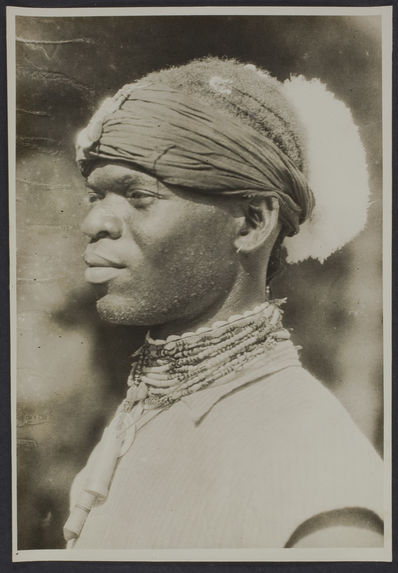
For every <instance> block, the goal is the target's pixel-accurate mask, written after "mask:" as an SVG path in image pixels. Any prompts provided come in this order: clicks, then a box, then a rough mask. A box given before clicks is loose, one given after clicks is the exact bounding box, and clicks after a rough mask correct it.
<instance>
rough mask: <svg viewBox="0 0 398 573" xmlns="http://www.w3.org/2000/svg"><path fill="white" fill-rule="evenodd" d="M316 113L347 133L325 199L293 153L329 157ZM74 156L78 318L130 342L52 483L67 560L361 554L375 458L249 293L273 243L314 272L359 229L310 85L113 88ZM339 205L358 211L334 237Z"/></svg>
mask: <svg viewBox="0 0 398 573" xmlns="http://www.w3.org/2000/svg"><path fill="white" fill-rule="evenodd" d="M308 89H310V90H312V91H311V92H308ZM309 94H311V95H310V96H309ZM317 95H318V96H319V98H318V100H316V96H317ZM300 102H301V112H302V113H300ZM328 105H329V106H332V107H331V108H330V109H329V110H327V111H328V112H329V113H330V112H331V113H335V114H336V115H335V116H334V120H335V122H336V125H337V128H338V129H339V127H340V124H339V117H340V118H341V117H342V118H343V119H342V123H343V124H344V125H345V126H346V125H347V121H348V123H349V122H351V124H350V126H351V131H348V132H345V133H344V135H343V138H344V139H345V140H346V141H347V142H348V144H347V145H349V146H350V145H351V146H352V149H350V151H351V150H352V154H350V155H349V160H348V161H349V165H350V170H351V173H350V174H348V173H347V170H345V167H346V164H345V163H344V161H346V160H345V158H344V156H342V158H341V162H340V166H339V167H337V168H336V165H335V163H334V164H333V174H334V176H333V185H334V188H332V189H331V188H330V177H329V174H328V172H327V170H328V168H329V167H328V162H327V161H324V157H321V160H320V161H319V160H318V162H317V159H316V155H317V153H318V155H319V154H320V153H321V152H320V150H319V142H315V143H314V140H313V139H311V137H312V134H313V133H316V132H317V130H318V132H321V135H322V137H323V138H324V141H323V144H322V145H323V146H324V147H325V148H326V147H327V145H330V140H331V139H332V134H331V133H329V132H328V134H325V133H324V132H322V131H320V125H319V122H320V121H321V122H322V120H323V119H324V118H325V116H326V115H327V114H326V113H325V107H327V106H328ZM333 105H334V108H333ZM322 106H323V107H322ZM339 114H340V115H339ZM312 116H314V117H315V127H314V125H312V126H311V121H310V118H311V117H312ZM318 116H319V117H318ZM347 118H348V120H347ZM321 125H322V124H321ZM338 129H337V131H338ZM337 136H338V134H337ZM341 139H342V137H341V133H340V140H341ZM325 140H326V141H325ZM341 145H342V143H341V141H340V142H339V143H338V146H337V147H338V148H339V152H341ZM314 149H315V159H314ZM343 149H344V146H343ZM325 151H326V149H325ZM327 152H329V148H328V149H327ZM77 159H78V163H79V165H80V168H81V171H82V174H83V176H84V177H85V178H86V183H87V186H88V188H89V193H88V198H89V202H90V204H91V207H90V211H89V213H88V215H87V217H86V219H85V221H84V223H83V231H84V232H85V233H86V234H87V236H88V237H89V244H88V247H87V251H86V254H85V261H86V263H87V265H88V267H87V270H86V279H87V281H88V282H90V283H93V284H96V285H101V287H100V288H102V289H103V291H102V292H101V295H100V297H99V299H98V303H97V308H98V312H99V314H100V316H101V317H102V318H103V319H104V320H107V321H110V322H114V323H118V324H129V325H145V326H147V327H149V332H148V334H147V337H146V340H145V343H144V345H143V346H142V348H140V349H139V350H138V351H137V353H136V354H135V356H134V361H133V365H132V370H131V373H130V376H129V380H128V386H129V387H128V391H127V395H126V399H125V400H124V401H123V403H122V404H121V406H120V408H119V409H118V411H117V412H116V415H115V417H114V419H113V421H112V422H111V424H110V425H109V427H108V428H107V429H106V430H105V432H104V436H103V438H102V440H101V442H100V443H99V445H98V446H97V447H96V448H95V450H94V452H93V454H92V455H91V457H90V459H89V461H88V463H87V466H86V468H84V470H83V471H82V472H81V473H80V474H79V475H78V476H77V478H76V480H75V482H74V485H73V487H72V494H71V515H70V517H69V519H68V521H67V523H66V525H65V537H66V539H67V540H68V546H69V547H72V546H74V547H76V548H96V547H99V548H123V549H127V548H147V549H149V548H210V547H213V548H239V547H246V548H254V547H292V546H295V547H358V546H367V547H374V546H380V544H382V521H381V517H382V505H383V503H382V498H383V496H382V468H381V461H380V460H379V458H378V456H377V454H376V453H375V452H374V450H373V449H372V447H371V446H370V444H369V443H368V442H367V440H366V439H365V438H364V437H363V436H362V434H361V433H360V432H359V430H358V429H357V428H356V427H355V426H354V424H353V423H352V421H351V419H350V417H349V416H348V414H347V413H346V412H345V410H344V409H343V408H342V406H340V404H339V403H338V402H337V401H336V399H335V398H334V397H332V395H331V394H330V393H329V392H328V391H327V390H326V389H325V388H324V387H323V386H322V385H321V384H320V383H319V382H318V381H316V380H315V379H313V378H312V376H311V375H310V374H309V373H307V372H306V371H304V370H303V369H302V367H301V365H300V362H299V359H298V354H297V350H296V348H295V347H294V346H293V344H292V343H291V341H290V340H289V338H290V336H289V332H288V331H287V330H286V329H284V327H283V325H282V322H281V317H282V310H281V308H280V307H281V303H282V301H271V300H268V294H267V286H266V285H267V284H268V283H269V281H270V279H271V278H272V275H273V273H274V272H275V271H276V269H277V267H278V265H279V263H280V262H281V260H282V258H283V253H284V252H285V250H286V249H287V254H288V260H290V261H298V260H301V259H303V258H306V257H308V256H313V257H317V258H319V259H321V260H323V259H324V258H325V257H326V256H328V254H330V253H331V252H333V250H335V249H336V248H339V247H340V246H342V244H344V243H345V242H346V241H347V240H349V239H350V238H352V236H354V235H355V234H356V233H357V232H358V231H359V230H360V229H361V226H362V225H363V222H364V217H365V215H366V205H367V195H366V192H367V182H366V166H365V162H364V157H363V150H362V147H361V144H360V141H359V138H358V134H357V131H356V129H355V126H354V125H353V124H352V119H351V116H350V114H349V112H348V110H347V109H346V108H345V106H343V104H341V102H336V101H335V100H333V97H331V96H330V94H328V93H327V92H326V90H325V89H324V88H323V86H321V85H320V84H317V83H314V84H313V85H312V86H311V85H310V83H305V81H304V80H303V79H298V80H297V81H296V82H295V81H294V80H292V81H291V82H287V83H286V84H280V83H279V82H278V81H277V80H275V79H273V78H271V77H270V76H269V75H268V74H267V73H265V72H262V71H258V70H257V69H256V68H254V66H251V65H246V66H245V65H243V64H239V63H237V62H235V61H228V60H218V59H206V60H199V61H194V62H192V63H190V64H188V65H186V66H182V67H180V68H171V69H169V70H163V71H160V72H157V73H153V74H150V75H149V76H147V77H146V78H144V79H143V80H142V81H140V82H137V83H135V84H130V85H126V86H124V87H123V88H122V89H121V90H120V91H119V92H118V93H117V94H116V95H115V96H114V97H113V98H112V99H110V100H108V101H107V102H105V103H104V104H103V106H101V108H100V110H99V111H98V112H97V113H96V114H95V115H94V117H93V118H92V120H91V122H90V124H89V126H88V127H87V128H86V129H85V130H83V132H81V134H80V135H79V137H78V141H77ZM333 159H334V161H335V157H333ZM346 163H347V161H346ZM339 168H340V171H339ZM353 171H354V172H355V171H357V173H354V176H352V172H353ZM339 173H340V183H341V185H340V183H339ZM345 179H346V180H345ZM336 186H337V187H339V186H341V187H342V188H341V189H339V188H336ZM347 187H349V189H348V191H347ZM313 191H314V194H315V201H314V196H313ZM347 192H350V193H352V194H357V195H358V197H359V198H360V201H359V202H358V213H357V215H356V220H353V219H354V218H353V217H352V216H350V217H349V218H348V222H349V224H348V225H347V226H344V224H343V221H344V218H345V217H346V219H347V214H346V213H344V209H342V208H341V205H344V202H343V203H341V201H342V199H341V197H343V201H344V200H345V199H344V198H345V197H346V193H347ZM325 197H326V198H327V201H325ZM339 201H340V203H339ZM314 202H315V208H314ZM361 205H362V206H363V208H362V209H361ZM333 217H334V218H333ZM300 225H303V229H302V230H301V231H300V233H299V228H300ZM296 234H298V236H297V238H296V237H295V235H296Z"/></svg>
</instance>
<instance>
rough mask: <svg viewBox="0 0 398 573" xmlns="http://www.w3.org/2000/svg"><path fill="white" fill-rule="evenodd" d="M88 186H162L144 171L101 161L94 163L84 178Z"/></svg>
mask: <svg viewBox="0 0 398 573" xmlns="http://www.w3.org/2000/svg"><path fill="white" fill-rule="evenodd" d="M86 184H87V186H88V187H90V188H91V189H94V190H98V191H110V190H111V191H116V192H118V191H123V190H124V189H125V188H126V187H129V186H132V185H139V186H145V187H146V188H148V187H149V188H157V189H159V187H162V188H163V187H164V186H163V185H162V183H161V182H160V181H159V180H158V179H156V178H155V177H152V176H151V175H147V174H146V173H142V172H141V171H137V170H136V169H134V168H133V167H130V166H128V165H124V164H120V163H102V164H99V165H96V166H95V167H94V169H93V170H92V171H91V173H90V174H89V175H88V177H87V178H86Z"/></svg>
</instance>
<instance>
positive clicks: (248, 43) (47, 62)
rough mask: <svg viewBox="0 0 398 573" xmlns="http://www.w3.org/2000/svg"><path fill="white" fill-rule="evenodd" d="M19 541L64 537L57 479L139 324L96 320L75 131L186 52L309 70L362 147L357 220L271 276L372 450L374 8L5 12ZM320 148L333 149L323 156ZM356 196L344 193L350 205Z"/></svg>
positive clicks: (118, 385)
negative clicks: (347, 114) (365, 194)
mask: <svg viewBox="0 0 398 573" xmlns="http://www.w3.org/2000/svg"><path fill="white" fill-rule="evenodd" d="M17 36H18V38H17V227H18V238H17V251H18V508H19V511H18V534H19V549H31V548H57V547H63V540H62V524H63V522H64V520H65V519H66V515H67V504H68V488H69V486H70V482H71V480H72V478H73V476H74V474H75V473H76V472H77V471H78V470H79V469H80V468H81V467H82V465H83V464H84V463H85V460H86V457H87V455H88V453H89V452H90V450H91V448H92V446H93V444H94V443H95V442H96V440H98V438H99V436H100V433H101V431H102V428H103V426H104V423H105V422H106V420H107V419H108V418H109V417H110V415H111V414H112V412H113V409H114V408H115V406H116V404H117V403H118V401H119V400H120V397H121V395H122V394H123V392H124V384H125V378H126V374H127V371H128V366H129V355H130V354H131V352H132V351H133V350H134V348H135V347H136V346H137V345H138V344H139V342H140V340H141V338H142V335H143V332H142V331H140V330H137V329H133V328H127V327H123V328H122V327H115V326H109V325H106V324H102V323H100V322H99V320H98V319H97V317H96V314H95V303H94V295H93V292H92V291H91V290H90V287H88V286H87V285H86V284H85V283H84V280H83V276H82V275H83V263H82V259H81V254H82V252H83V250H84V245H85V239H84V238H83V237H82V235H81V234H80V231H79V225H80V222H81V219H82V217H83V215H84V211H85V206H84V193H85V189H84V185H83V182H82V180H81V179H80V176H79V174H78V172H77V169H76V167H75V165H74V157H73V156H74V151H73V140H74V137H75V133H76V131H77V130H78V129H79V128H80V127H82V126H84V125H85V123H86V122H87V120H88V119H89V117H90V114H91V113H92V112H93V111H94V109H95V108H96V107H97V105H98V102H99V101H100V100H102V99H103V98H104V96H107V95H110V94H112V93H113V92H115V91H116V90H117V89H118V88H119V87H120V86H121V85H122V84H123V83H127V82H131V81H132V80H134V79H136V78H138V77H140V76H141V75H142V74H145V73H147V72H148V71H150V70H152V69H155V68H159V67H163V66H167V65H170V64H182V63H184V62H186V61H188V60H190V59H192V58H194V57H199V56H205V55H218V56H229V57H236V58H238V59H241V60H242V61H246V62H253V63H255V64H257V65H259V66H262V67H264V68H267V69H269V70H270V71H271V72H272V73H273V74H274V75H276V76H277V77H278V78H279V79H285V78H286V77H287V76H288V75H289V74H290V73H302V74H304V75H306V76H307V77H308V78H310V77H318V78H320V79H322V80H323V81H324V82H325V83H326V84H327V85H328V87H329V89H331V90H332V91H334V92H335V93H336V94H337V96H338V97H339V98H341V99H343V100H344V101H345V102H346V103H347V104H348V105H349V106H351V108H352V110H353V114H354V117H355V120H356V122H357V123H358V125H359V126H360V131H361V135H362V138H363V141H364V143H365V145H366V149H367V158H368V165H369V171H370V179H371V188H372V204H371V210H370V217H369V223H368V225H367V228H366V230H365V231H364V232H362V233H361V235H360V236H359V237H358V238H357V239H356V240H355V241H354V242H352V244H351V245H349V246H348V247H346V248H345V249H343V250H341V251H340V252H338V253H336V254H335V255H333V256H332V257H331V258H330V259H329V260H328V261H327V262H326V263H324V264H323V265H321V264H319V263H317V262H306V263H304V264H301V265H297V266H292V267H291V268H290V269H288V271H287V272H285V274H284V275H283V276H282V277H281V278H279V279H278V281H277V284H274V288H273V291H274V293H273V294H274V295H276V296H287V297H288V299H289V303H288V305H287V307H286V323H287V325H288V326H290V327H293V328H294V329H295V330H294V339H295V341H296V342H297V343H299V344H301V345H302V346H303V351H302V358H303V362H304V364H305V365H306V366H307V367H308V368H309V369H310V370H311V371H312V372H313V373H314V374H315V375H317V376H318V377H319V378H320V379H321V380H323V381H324V382H325V383H326V384H327V385H328V386H329V387H330V388H331V389H332V390H333V391H335V392H336V394H337V395H338V396H339V398H340V399H341V400H342V402H343V403H344V404H345V405H346V406H347V408H348V409H349V411H350V412H351V414H352V416H353V417H354V419H355V420H356V421H357V423H358V424H359V425H360V427H361V428H362V429H363V431H364V432H365V433H366V434H367V435H368V436H369V438H370V439H371V440H372V442H373V443H374V444H375V446H376V447H377V448H378V449H379V451H381V448H382V434H381V427H382V425H381V418H382V356H381V353H382V341H381V334H382V331H381V325H382V317H381V303H382V298H381V48H380V21H379V18H378V17H355V18H348V17H331V16H326V17H315V16H312V17H298V16H295V17H288V16H278V17H270V16H265V17H253V16H251V17H241V16H239V17H236V16H232V17H226V16H222V17H218V16H217V17H216V16H211V17H189V16H179V17H174V16H165V17H112V18H111V17H97V18H93V17H89V18H86V17H80V18H69V17H62V18H54V17H52V18H42V17H40V18H36V17H17ZM330 160H331V161H333V157H331V158H330ZM350 208H352V209H355V205H352V206H350Z"/></svg>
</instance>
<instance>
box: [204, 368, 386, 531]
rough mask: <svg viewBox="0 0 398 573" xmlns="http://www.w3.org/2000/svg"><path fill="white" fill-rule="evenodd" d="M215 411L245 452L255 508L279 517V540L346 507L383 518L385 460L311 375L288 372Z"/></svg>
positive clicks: (247, 388) (250, 388)
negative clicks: (314, 518) (313, 519)
mask: <svg viewBox="0 0 398 573" xmlns="http://www.w3.org/2000/svg"><path fill="white" fill-rule="evenodd" d="M216 406H217V408H214V410H213V412H211V413H210V414H211V415H213V417H214V419H215V417H216V416H219V422H218V423H219V424H221V423H227V425H228V427H229V430H230V431H229V432H228V436H230V435H231V433H232V435H233V443H234V447H238V448H240V450H241V452H242V453H241V458H242V459H241V462H242V463H241V467H243V468H246V467H247V466H249V467H250V468H251V471H250V474H251V475H253V476H254V477H253V483H252V484H251V487H252V490H253V491H255V492H256V503H257V504H259V505H260V506H261V505H263V503H262V502H264V504H265V505H269V504H271V506H270V507H271V509H272V508H274V509H275V511H276V512H277V515H276V516H275V524H276V525H275V527H277V528H279V530H280V539H284V541H287V539H288V538H289V536H290V535H291V534H292V533H293V532H294V531H295V529H296V528H297V527H298V526H299V525H300V524H301V523H303V522H305V521H306V520H308V519H310V518H312V517H313V516H316V515H319V514H323V513H325V512H330V511H335V510H339V509H342V508H365V509H366V510H369V511H370V512H372V513H374V514H375V515H377V516H379V518H382V513H383V465H382V460H381V458H380V457H379V455H378V454H377V452H376V451H375V449H374V448H373V446H372V445H371V443H370V442H369V440H368V439H367V438H366V437H365V436H364V435H363V434H362V432H361V431H360V430H359V429H358V427H357V426H356V425H355V423H354V422H353V420H352V419H351V417H350V415H349V414H348V412H347V411H346V410H345V408H344V407H343V406H342V405H341V404H340V402H339V401H338V400H337V398H336V397H335V396H334V395H333V394H332V393H331V392H330V391H329V390H328V389H327V388H326V387H324V386H323V385H322V383H321V382H319V381H318V380H317V379H316V378H314V377H313V376H312V375H311V374H310V373H308V372H307V371H306V370H304V369H303V368H301V367H291V368H286V369H284V370H282V371H280V372H278V373H275V374H272V375H270V376H266V377H264V378H263V379H260V380H258V381H257V382H255V383H253V384H249V385H247V386H244V387H242V388H240V389H239V390H238V391H236V392H234V393H233V394H232V395H231V396H229V397H228V399H227V398H226V399H224V400H223V401H220V402H219V403H218V404H217V405H216ZM217 410H218V411H217ZM226 420H228V422H226ZM231 447H232V446H231ZM238 471H239V470H238ZM242 472H244V474H245V475H246V477H247V474H248V472H247V470H246V469H243V470H242ZM270 507H268V508H267V512H269V509H270Z"/></svg>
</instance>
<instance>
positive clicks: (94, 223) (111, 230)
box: [81, 200, 123, 242]
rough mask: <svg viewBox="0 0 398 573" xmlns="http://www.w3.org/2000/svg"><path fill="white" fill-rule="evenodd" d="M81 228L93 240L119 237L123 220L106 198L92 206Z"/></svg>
mask: <svg viewBox="0 0 398 573" xmlns="http://www.w3.org/2000/svg"><path fill="white" fill-rule="evenodd" d="M81 230H82V232H83V233H84V234H85V235H88V236H89V237H90V239H91V241H92V242H94V241H98V240H99V239H103V238H110V239H118V238H119V237H120V236H121V234H122V231H123V221H122V219H121V218H120V216H119V215H118V214H117V213H115V212H114V211H113V210H112V209H111V208H110V207H109V206H107V205H106V204H105V200H102V201H101V202H100V203H98V204H97V205H95V206H94V207H92V208H91V210H90V212H89V213H88V214H87V216H86V218H85V219H84V221H83V223H82V226H81Z"/></svg>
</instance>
